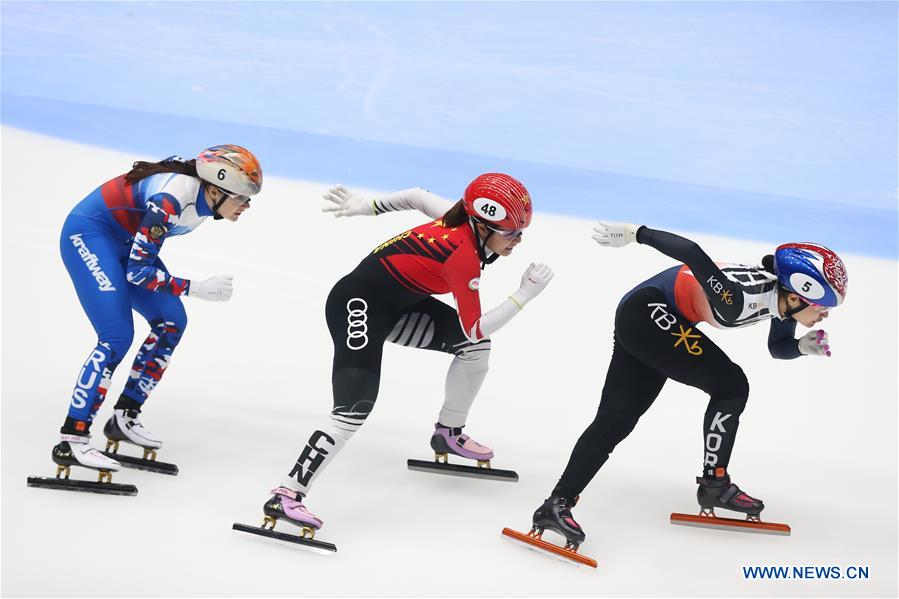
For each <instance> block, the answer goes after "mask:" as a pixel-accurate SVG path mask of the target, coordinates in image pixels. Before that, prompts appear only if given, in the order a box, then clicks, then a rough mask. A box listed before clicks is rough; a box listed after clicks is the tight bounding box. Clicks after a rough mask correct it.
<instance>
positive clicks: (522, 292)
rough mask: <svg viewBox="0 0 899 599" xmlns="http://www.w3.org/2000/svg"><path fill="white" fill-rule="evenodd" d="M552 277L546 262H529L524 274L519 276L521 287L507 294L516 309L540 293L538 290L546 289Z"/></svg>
mask: <svg viewBox="0 0 899 599" xmlns="http://www.w3.org/2000/svg"><path fill="white" fill-rule="evenodd" d="M552 278H553V271H552V269H551V268H550V267H548V266H547V265H546V264H539V263H538V264H534V263H533V262H532V263H531V265H530V266H528V268H527V270H525V271H524V274H523V275H522V276H521V287H519V288H518V291H516V292H515V293H513V294H512V295H510V296H509V298H510V299H511V300H512V301H513V302H515V304H516V305H517V306H518V309H519V310H521V309H522V308H524V305H525V304H526V303H528V302H529V301H531V300H532V299H534V298H535V297H537V296H538V295H540V292H541V291H543V290H544V289H546V286H547V285H548V284H549V282H550V281H551V280H552Z"/></svg>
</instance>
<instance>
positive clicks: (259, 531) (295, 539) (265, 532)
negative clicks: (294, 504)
mask: <svg viewBox="0 0 899 599" xmlns="http://www.w3.org/2000/svg"><path fill="white" fill-rule="evenodd" d="M231 529H232V530H239V531H240V532H248V533H250V534H254V535H259V536H260V537H268V538H270V539H276V540H278V541H286V542H288V543H294V544H296V545H302V546H303V547H304V548H305V549H308V550H309V551H314V552H315V553H321V554H323V555H331V554H332V553H336V552H337V545H334V544H332V543H326V542H324V541H315V540H313V539H304V538H303V537H301V536H299V535H291V534H287V533H285V532H278V531H277V530H271V529H268V528H262V527H260V526H249V525H247V524H240V523H238V522H235V523H234V524H233V525H232V526H231Z"/></svg>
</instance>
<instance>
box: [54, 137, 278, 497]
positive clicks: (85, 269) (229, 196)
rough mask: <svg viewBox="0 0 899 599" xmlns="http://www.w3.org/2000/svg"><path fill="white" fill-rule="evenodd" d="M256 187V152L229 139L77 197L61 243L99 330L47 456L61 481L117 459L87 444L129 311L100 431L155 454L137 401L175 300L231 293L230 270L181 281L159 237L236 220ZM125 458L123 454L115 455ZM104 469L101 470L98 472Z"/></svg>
mask: <svg viewBox="0 0 899 599" xmlns="http://www.w3.org/2000/svg"><path fill="white" fill-rule="evenodd" d="M261 188H262V168H261V167H260V166H259V162H258V160H257V159H256V157H255V156H254V155H253V154H252V153H251V152H250V151H248V150H246V149H245V148H242V147H240V146H235V145H222V146H214V147H211V148H208V149H206V150H203V151H202V152H200V154H199V155H198V156H197V158H196V159H194V160H187V161H185V160H182V159H180V158H178V157H171V158H167V159H165V160H162V161H161V162H155V163H153V162H143V161H140V162H135V163H134V165H133V167H132V169H131V170H130V171H129V172H128V173H126V174H124V175H121V176H119V177H116V178H115V179H112V180H111V181H108V182H106V183H104V184H103V185H101V186H100V187H98V188H97V189H96V190H94V191H93V192H92V193H91V194H90V195H88V196H87V197H86V198H85V199H84V200H82V201H81V202H80V203H78V204H77V205H76V206H75V208H74V209H72V212H71V213H70V214H69V216H68V218H67V219H66V221H65V224H64V225H63V228H62V235H61V237H60V242H59V247H60V252H61V253H62V260H63V263H64V264H65V267H66V270H67V271H68V273H69V276H70V277H71V279H72V283H73V284H74V285H75V291H76V293H77V294H78V299H79V301H80V302H81V307H82V308H83V309H84V312H85V313H86V314H87V317H88V318H89V319H90V321H91V324H92V325H93V327H94V330H95V331H96V332H97V345H96V346H95V347H94V348H93V349H92V350H91V353H90V355H89V356H88V358H87V361H86V362H85V363H84V365H83V366H82V368H81V373H80V374H79V375H78V379H77V382H76V385H75V389H74V391H73V393H72V397H71V401H70V403H69V411H68V415H67V416H66V419H65V422H64V423H63V426H62V428H61V429H60V433H61V434H62V437H61V440H60V442H59V444H58V445H56V446H55V447H54V448H53V452H52V459H53V461H54V462H55V463H56V464H57V465H58V466H59V467H58V471H57V478H58V477H59V473H60V472H65V475H66V478H68V468H69V467H70V466H83V467H86V468H90V469H94V470H99V471H100V473H101V481H102V480H104V478H105V479H106V480H109V478H111V477H110V475H109V473H110V472H112V471H115V470H118V469H119V467H120V466H121V464H120V463H119V461H117V460H115V459H112V458H111V457H109V456H108V455H104V454H103V453H101V452H100V451H98V450H96V449H94V448H93V447H92V446H91V444H90V443H89V439H90V428H91V423H92V422H93V419H94V416H95V415H96V413H97V410H99V408H100V406H101V405H102V404H103V400H104V399H105V397H106V393H107V391H108V389H109V385H110V379H111V377H112V374H113V372H114V371H115V369H116V366H118V364H119V362H120V361H121V360H122V358H123V357H124V356H125V354H126V352H127V351H128V348H129V347H130V346H131V341H132V339H133V337H134V323H133V318H132V312H131V311H132V310H135V311H137V312H138V313H139V314H140V315H141V316H143V317H144V318H145V319H146V320H147V323H148V324H149V325H150V334H149V336H148V337H147V338H146V340H145V341H144V342H143V344H142V345H141V348H140V350H139V351H138V353H137V356H136V358H135V360H134V364H133V365H132V367H131V372H130V374H129V375H128V380H127V382H126V383H125V388H124V390H123V391H122V394H121V396H120V397H119V399H118V401H117V402H116V404H115V407H114V411H113V415H112V416H111V417H110V418H109V421H108V422H107V423H106V426H105V427H104V429H103V432H104V434H105V435H106V436H107V438H108V439H109V440H110V442H111V443H113V444H115V447H114V449H113V451H116V450H117V447H118V445H117V442H119V441H124V442H126V443H130V444H134V445H137V446H139V447H141V448H143V449H144V458H145V459H146V458H147V457H148V456H151V458H152V459H155V450H156V449H158V448H159V447H161V446H162V441H161V440H160V439H159V437H158V436H157V435H155V434H153V433H151V432H150V431H149V430H148V429H147V428H146V427H145V426H143V424H142V423H141V422H140V412H141V408H142V407H143V405H144V402H146V400H147V398H148V397H149V395H150V393H152V391H153V389H154V388H155V387H156V385H157V384H158V383H159V380H160V379H161V378H162V375H163V374H164V373H165V370H166V368H167V367H168V365H169V361H170V360H171V357H172V352H173V351H174V349H175V347H176V346H177V345H178V342H179V341H180V339H181V336H182V334H183V333H184V328H185V326H186V324H187V315H186V313H185V310H184V305H183V304H182V302H181V298H182V297H184V296H190V297H195V298H200V299H204V300H210V301H227V300H228V299H230V298H231V293H232V277H231V276H228V275H220V276H214V277H211V278H209V279H206V280H188V279H184V278H180V277H176V276H173V275H171V274H169V271H168V269H167V268H166V267H165V265H163V263H162V261H161V260H160V259H159V252H160V250H161V249H162V244H163V242H164V241H165V240H166V239H168V238H169V237H173V236H177V235H185V234H187V233H190V232H191V231H193V230H194V229H196V228H197V227H198V226H200V225H201V224H202V223H203V222H204V221H205V220H206V219H207V218H208V217H210V216H211V217H213V218H214V219H216V220H219V219H226V220H229V221H232V222H236V221H237V220H238V218H240V215H241V214H242V213H243V212H244V211H245V210H247V209H248V208H249V206H250V196H252V195H255V194H257V193H259V191H260V189H261ZM122 458H123V459H124V458H125V456H122ZM104 475H105V476H104Z"/></svg>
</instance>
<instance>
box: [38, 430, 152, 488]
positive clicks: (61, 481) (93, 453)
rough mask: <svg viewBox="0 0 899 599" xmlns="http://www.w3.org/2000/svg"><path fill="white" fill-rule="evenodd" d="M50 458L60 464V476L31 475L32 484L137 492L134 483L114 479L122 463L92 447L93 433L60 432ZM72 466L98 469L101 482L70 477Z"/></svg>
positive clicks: (58, 466) (50, 486) (58, 471)
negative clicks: (91, 436)
mask: <svg viewBox="0 0 899 599" xmlns="http://www.w3.org/2000/svg"><path fill="white" fill-rule="evenodd" d="M50 459H52V460H53V463H55V464H56V478H48V477H38V476H29V477H28V486H29V487H40V488H43V489H61V490H64V491H87V492H89V493H102V494H105V495H136V494H137V487H135V486H134V485H120V484H117V483H113V482H112V473H113V472H116V471H117V470H118V469H119V468H120V467H121V464H119V462H117V461H116V460H114V459H111V458H109V457H107V456H105V455H103V454H102V453H101V452H100V451H98V450H97V449H95V448H93V447H91V445H90V436H89V435H68V434H63V435H61V436H60V441H59V443H58V444H57V445H55V446H54V447H53V450H52V451H51V452H50ZM72 466H80V467H82V468H88V469H90V470H96V471H97V472H98V476H97V482H93V481H87V480H78V479H70V478H69V474H70V473H71V468H72Z"/></svg>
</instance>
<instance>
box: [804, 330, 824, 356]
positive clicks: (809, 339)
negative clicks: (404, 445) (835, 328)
mask: <svg viewBox="0 0 899 599" xmlns="http://www.w3.org/2000/svg"><path fill="white" fill-rule="evenodd" d="M799 353H801V354H803V355H806V356H827V357H828V358H829V357H830V344H829V343H828V341H827V331H824V330H821V329H818V330H817V331H809V332H808V333H806V334H805V335H803V336H802V337H800V338H799Z"/></svg>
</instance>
